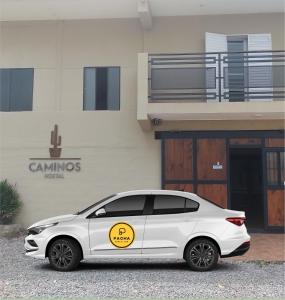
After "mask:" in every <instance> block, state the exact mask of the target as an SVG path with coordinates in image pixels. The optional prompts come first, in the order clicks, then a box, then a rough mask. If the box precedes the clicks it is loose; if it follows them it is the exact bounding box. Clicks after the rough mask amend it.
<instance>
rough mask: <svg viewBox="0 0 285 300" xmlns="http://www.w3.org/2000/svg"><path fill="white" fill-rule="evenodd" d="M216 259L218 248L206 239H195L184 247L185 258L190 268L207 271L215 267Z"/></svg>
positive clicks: (217, 257)
mask: <svg viewBox="0 0 285 300" xmlns="http://www.w3.org/2000/svg"><path fill="white" fill-rule="evenodd" d="M218 259H219V251H218V248H217V246H216V245H215V244H214V243H213V242H212V241H210V240H208V239H197V240H195V241H193V242H191V243H190V244H189V245H188V246H187V247H186V249H185V260H186V262H187V264H188V266H189V267H190V269H191V270H194V271H199V272H205V271H209V270H211V269H213V268H214V267H216V265H217V263H218Z"/></svg>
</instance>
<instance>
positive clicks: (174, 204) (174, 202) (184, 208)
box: [153, 195, 199, 215]
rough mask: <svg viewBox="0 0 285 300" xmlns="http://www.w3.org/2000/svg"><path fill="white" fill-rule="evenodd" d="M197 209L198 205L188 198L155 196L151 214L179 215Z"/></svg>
mask: <svg viewBox="0 0 285 300" xmlns="http://www.w3.org/2000/svg"><path fill="white" fill-rule="evenodd" d="M198 208H199V203H198V202H196V201H193V200H191V199H188V198H184V197H179V196H174V195H156V196H155V198H154V203H153V214H154V215H161V214H179V213H185V212H194V211H197V210H198Z"/></svg>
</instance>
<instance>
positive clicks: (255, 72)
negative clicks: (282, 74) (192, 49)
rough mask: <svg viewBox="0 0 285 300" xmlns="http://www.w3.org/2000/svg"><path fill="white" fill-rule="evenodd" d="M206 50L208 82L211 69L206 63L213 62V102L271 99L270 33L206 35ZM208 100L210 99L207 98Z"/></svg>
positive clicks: (207, 33)
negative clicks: (214, 98)
mask: <svg viewBox="0 0 285 300" xmlns="http://www.w3.org/2000/svg"><path fill="white" fill-rule="evenodd" d="M205 48H206V52H207V54H206V59H207V60H206V61H207V63H206V70H207V71H206V81H208V78H209V80H210V70H211V68H210V67H212V68H213V64H211V65H210V63H209V62H208V61H212V60H215V61H216V67H215V69H216V89H215V91H216V101H229V102H243V101H257V100H258V101H262V100H264V101H271V100H272V97H273V89H272V86H273V72H272V61H271V60H272V58H271V55H272V53H271V52H269V51H271V50H272V43H271V34H245V35H225V34H219V33H209V32H206V34H205ZM264 51H267V52H264ZM208 85H209V84H207V86H208ZM207 92H210V90H209V91H208V90H207ZM207 101H208V102H210V101H213V100H212V99H210V98H208V99H207Z"/></svg>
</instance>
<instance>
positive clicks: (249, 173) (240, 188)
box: [230, 148, 264, 231]
mask: <svg viewBox="0 0 285 300" xmlns="http://www.w3.org/2000/svg"><path fill="white" fill-rule="evenodd" d="M230 199H231V209H234V210H241V211H245V214H246V219H247V221H246V225H247V227H248V228H249V229H250V230H251V231H258V230H261V229H263V227H264V209H263V185H262V155H261V149H252V148H245V149H231V150H230Z"/></svg>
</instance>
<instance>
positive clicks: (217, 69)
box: [149, 50, 285, 102]
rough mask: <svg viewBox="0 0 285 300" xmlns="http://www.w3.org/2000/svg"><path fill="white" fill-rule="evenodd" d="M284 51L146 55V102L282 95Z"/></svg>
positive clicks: (274, 97)
mask: <svg viewBox="0 0 285 300" xmlns="http://www.w3.org/2000/svg"><path fill="white" fill-rule="evenodd" d="M284 73H285V51H283V50H280V51H279V50H278V51H246V52H208V53H191V54H190V53H180V54H151V55H149V102H163V101H165V102H174V101H193V102H203V101H208V102H210V101H220V102H221V101H229V102H240V101H262V100H264V101H270V100H284V97H285V77H284Z"/></svg>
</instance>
